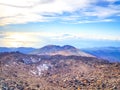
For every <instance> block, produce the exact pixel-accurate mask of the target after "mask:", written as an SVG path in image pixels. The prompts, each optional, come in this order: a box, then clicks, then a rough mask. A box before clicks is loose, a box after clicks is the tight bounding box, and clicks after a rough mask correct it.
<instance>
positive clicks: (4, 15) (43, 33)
mask: <svg viewBox="0 0 120 90" xmlns="http://www.w3.org/2000/svg"><path fill="white" fill-rule="evenodd" d="M0 12H1V14H0V47H36V48H39V47H42V46H44V45H48V44H56V45H66V44H69V45H73V46H76V47H78V48H88V47H108V46H115V47H119V46H120V24H119V23H120V0H77V1H75V0H44V1H43V0H9V1H8V0H0Z"/></svg>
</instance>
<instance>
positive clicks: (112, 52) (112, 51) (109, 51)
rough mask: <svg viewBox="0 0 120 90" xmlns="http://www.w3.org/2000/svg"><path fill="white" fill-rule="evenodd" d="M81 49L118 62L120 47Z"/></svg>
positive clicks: (119, 59) (119, 60)
mask: <svg viewBox="0 0 120 90" xmlns="http://www.w3.org/2000/svg"><path fill="white" fill-rule="evenodd" d="M82 51H84V52H86V53H89V54H92V55H94V56H96V57H98V58H101V59H106V60H109V61H110V62H120V47H101V48H87V49H82Z"/></svg>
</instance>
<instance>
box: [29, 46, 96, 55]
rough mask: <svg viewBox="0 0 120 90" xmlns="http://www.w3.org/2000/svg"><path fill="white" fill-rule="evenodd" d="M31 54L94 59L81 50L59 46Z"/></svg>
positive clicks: (38, 50) (45, 47)
mask: <svg viewBox="0 0 120 90" xmlns="http://www.w3.org/2000/svg"><path fill="white" fill-rule="evenodd" d="M30 54H36V55H64V56H69V55H75V56H85V57H94V56H93V55H90V54H88V53H85V52H83V51H80V50H79V49H77V48H75V47H73V46H70V45H65V46H57V45H47V46H44V47H42V48H40V49H37V50H34V51H32V52H30Z"/></svg>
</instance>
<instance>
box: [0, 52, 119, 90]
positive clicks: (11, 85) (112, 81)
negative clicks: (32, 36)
mask: <svg viewBox="0 0 120 90" xmlns="http://www.w3.org/2000/svg"><path fill="white" fill-rule="evenodd" d="M28 62H29V63H28ZM119 68H120V63H109V62H108V61H105V60H102V59H98V58H95V57H81V56H62V55H52V56H51V55H50V56H49V55H26V54H22V53H19V52H12V53H1V54H0V89H1V90H119V89H120V86H119V85H120V69H119Z"/></svg>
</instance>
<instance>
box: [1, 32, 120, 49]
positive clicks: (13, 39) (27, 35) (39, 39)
mask: <svg viewBox="0 0 120 90" xmlns="http://www.w3.org/2000/svg"><path fill="white" fill-rule="evenodd" d="M0 37H2V38H0V42H1V45H0V46H6V47H7V46H9V47H22V46H24V47H38V48H39V47H41V46H43V45H46V44H49V43H51V42H52V43H54V42H64V41H67V40H73V39H74V40H113V41H114V40H117V41H120V36H119V35H116V36H115V35H110V34H109V35H105V34H92V33H91V34H90V33H89V34H88V33H59V34H57V33H52V32H3V33H2V34H0Z"/></svg>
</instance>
